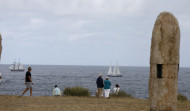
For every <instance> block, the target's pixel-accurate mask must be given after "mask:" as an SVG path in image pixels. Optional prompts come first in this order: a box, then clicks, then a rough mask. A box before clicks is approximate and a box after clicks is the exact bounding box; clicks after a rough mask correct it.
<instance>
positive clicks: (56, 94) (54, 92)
mask: <svg viewBox="0 0 190 111" xmlns="http://www.w3.org/2000/svg"><path fill="white" fill-rule="evenodd" d="M53 95H54V96H61V90H60V89H59V88H58V87H57V85H55V88H54V89H53Z"/></svg>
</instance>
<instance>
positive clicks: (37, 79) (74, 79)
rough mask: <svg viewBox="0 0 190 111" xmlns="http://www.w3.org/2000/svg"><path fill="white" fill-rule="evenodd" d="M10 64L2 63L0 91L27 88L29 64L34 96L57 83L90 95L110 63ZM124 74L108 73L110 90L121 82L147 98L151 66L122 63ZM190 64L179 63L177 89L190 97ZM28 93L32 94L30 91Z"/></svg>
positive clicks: (12, 92) (16, 91)
mask: <svg viewBox="0 0 190 111" xmlns="http://www.w3.org/2000/svg"><path fill="white" fill-rule="evenodd" d="M9 66H10V64H1V65H0V72H1V73H2V76H3V78H2V80H1V81H2V84H1V85H0V94H1V95H20V94H21V93H22V91H23V90H24V89H25V85H24V77H25V73H26V71H27V67H28V66H31V67H32V72H31V74H32V80H33V82H34V85H33V96H52V91H53V88H54V86H55V85H58V87H59V88H60V89H61V91H62V92H63V90H64V88H65V87H75V86H81V87H84V88H88V89H89V91H90V93H91V95H92V96H94V95H95V92H96V89H97V88H96V79H97V77H98V75H99V73H102V74H103V79H104V80H105V77H106V76H107V72H108V69H109V67H110V66H96V65H24V67H25V71H24V72H11V71H10V70H9ZM119 68H120V72H121V74H122V75H123V77H109V80H110V81H111V83H112V85H111V93H112V92H113V88H114V87H115V84H119V85H120V88H121V90H124V91H125V92H127V93H129V94H131V95H132V96H134V97H136V98H142V99H147V98H148V80H149V75H150V72H149V70H150V69H149V67H147V66H119ZM188 78H190V68H188V67H180V69H179V77H178V92H179V93H181V94H183V95H185V96H187V97H188V99H190V86H189V85H188V83H189V82H190V80H189V79H188ZM25 95H29V92H27V93H26V94H25Z"/></svg>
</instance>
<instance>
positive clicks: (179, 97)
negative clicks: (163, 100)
mask: <svg viewBox="0 0 190 111" xmlns="http://www.w3.org/2000/svg"><path fill="white" fill-rule="evenodd" d="M178 100H179V101H182V102H183V101H187V97H186V96H185V95H183V94H178Z"/></svg>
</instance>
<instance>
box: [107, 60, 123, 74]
mask: <svg viewBox="0 0 190 111" xmlns="http://www.w3.org/2000/svg"><path fill="white" fill-rule="evenodd" d="M108 76H110V77H122V74H121V72H120V70H119V66H118V64H117V63H116V64H115V66H114V69H113V72H112V65H110V68H109V70H108Z"/></svg>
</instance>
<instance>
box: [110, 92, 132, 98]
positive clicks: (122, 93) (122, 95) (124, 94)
mask: <svg viewBox="0 0 190 111" xmlns="http://www.w3.org/2000/svg"><path fill="white" fill-rule="evenodd" d="M110 97H132V95H131V94H128V93H126V92H125V91H123V90H120V91H119V93H118V94H114V93H111V94H110Z"/></svg>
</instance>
